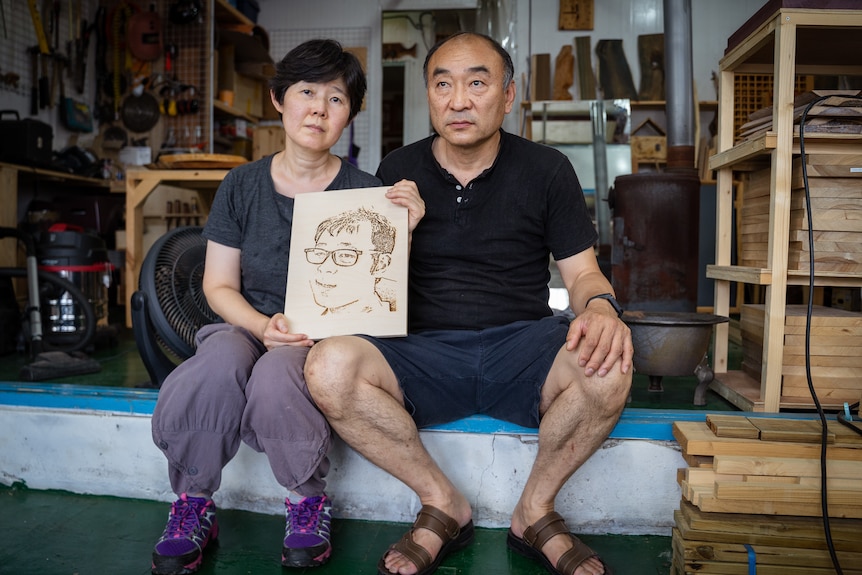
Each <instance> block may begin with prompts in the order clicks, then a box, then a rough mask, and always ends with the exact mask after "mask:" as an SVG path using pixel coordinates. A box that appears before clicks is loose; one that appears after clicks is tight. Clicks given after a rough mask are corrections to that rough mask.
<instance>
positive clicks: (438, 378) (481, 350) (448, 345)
mask: <svg viewBox="0 0 862 575" xmlns="http://www.w3.org/2000/svg"><path fill="white" fill-rule="evenodd" d="M568 329H569V320H568V319H567V318H565V317H560V316H551V317H546V318H542V319H541V320H538V321H520V322H515V323H512V324H508V325H504V326H500V327H493V328H488V329H484V330H479V331H472V330H446V331H426V332H422V333H420V334H411V335H408V336H407V337H398V338H374V337H368V336H363V337H365V339H367V340H368V341H370V342H371V343H372V344H374V345H375V346H377V348H378V349H379V350H380V352H381V353H382V354H383V356H384V357H385V358H386V361H388V362H389V365H390V367H391V368H392V370H393V371H394V372H395V376H396V377H397V378H398V382H399V384H400V385H401V390H402V391H403V393H404V397H405V403H406V406H407V410H408V411H409V412H410V414H411V415H412V416H413V419H414V421H415V422H416V425H417V426H419V427H427V426H429V425H437V424H441V423H447V422H449V421H455V420H457V419H462V418H464V417H468V416H470V415H477V414H481V415H487V416H490V417H494V418H496V419H501V420H503V421H509V422H511V423H515V424H518V425H521V426H524V427H539V399H540V394H541V388H542V385H543V384H544V383H545V379H546V378H547V376H548V372H549V371H550V369H551V365H552V364H553V363H554V359H555V358H556V356H557V353H558V352H559V351H560V348H561V347H562V346H563V345H564V344H565V341H566V333H568Z"/></svg>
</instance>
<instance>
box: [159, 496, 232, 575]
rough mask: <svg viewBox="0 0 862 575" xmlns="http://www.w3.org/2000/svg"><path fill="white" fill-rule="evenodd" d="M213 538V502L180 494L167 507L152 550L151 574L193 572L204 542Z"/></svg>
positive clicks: (216, 527) (214, 508)
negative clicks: (164, 520) (165, 523)
mask: <svg viewBox="0 0 862 575" xmlns="http://www.w3.org/2000/svg"><path fill="white" fill-rule="evenodd" d="M217 537H218V521H216V506H215V503H213V502H212V500H211V499H205V498H202V497H189V496H188V495H186V494H185V493H183V494H182V495H180V498H179V499H177V500H176V501H174V502H173V503H172V504H171V513H170V515H168V524H167V526H166V527H165V531H164V532H163V533H162V536H161V538H160V539H159V540H158V542H157V543H156V546H155V547H154V548H153V575H185V574H186V573H194V572H195V571H197V570H198V567H200V566H201V560H202V559H203V550H204V548H205V547H206V546H207V543H209V542H210V541H212V540H215V539H216V538H217Z"/></svg>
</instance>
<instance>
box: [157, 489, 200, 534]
mask: <svg viewBox="0 0 862 575" xmlns="http://www.w3.org/2000/svg"><path fill="white" fill-rule="evenodd" d="M198 507H200V505H198V504H196V503H194V502H192V501H189V500H187V499H186V498H185V496H183V497H181V498H180V499H179V500H177V501H175V502H174V503H172V504H171V515H170V517H168V525H167V527H165V536H167V537H169V538H172V539H183V538H186V537H190V536H191V535H192V534H193V533H195V532H196V531H198V530H199V529H200V526H201V520H200V514H201V511H202V510H199V509H198Z"/></svg>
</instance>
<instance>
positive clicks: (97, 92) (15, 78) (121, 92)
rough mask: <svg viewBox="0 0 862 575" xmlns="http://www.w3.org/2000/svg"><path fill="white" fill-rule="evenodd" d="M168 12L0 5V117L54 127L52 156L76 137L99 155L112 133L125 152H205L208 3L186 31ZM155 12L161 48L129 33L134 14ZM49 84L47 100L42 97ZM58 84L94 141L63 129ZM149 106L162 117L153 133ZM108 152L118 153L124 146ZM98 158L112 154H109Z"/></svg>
mask: <svg viewBox="0 0 862 575" xmlns="http://www.w3.org/2000/svg"><path fill="white" fill-rule="evenodd" d="M171 4H172V2H171V1H170V0H157V1H148V0H0V7H2V12H0V98H2V102H3V103H2V104H0V109H10V108H13V109H15V110H16V111H17V112H18V113H19V115H20V116H21V117H28V116H29V117H36V118H38V119H39V120H41V121H44V122H46V123H48V124H50V125H51V126H52V127H53V128H54V147H55V149H59V148H62V147H63V146H64V145H65V142H66V140H67V138H66V137H65V136H66V132H71V133H79V134H80V135H82V136H84V138H83V139H84V140H85V141H88V142H92V141H93V140H95V141H96V144H98V146H101V144H102V140H101V138H100V134H99V132H100V131H102V132H103V131H104V130H105V129H106V128H108V127H116V128H120V129H121V132H120V133H125V137H126V140H125V142H124V143H129V144H131V143H144V142H145V143H146V145H150V146H151V147H153V148H154V152H156V151H157V149H158V148H159V147H160V146H161V145H162V144H163V143H165V144H166V145H169V146H177V147H198V148H201V149H204V150H205V151H208V148H209V141H210V132H211V122H210V107H209V104H208V102H210V101H211V94H210V86H209V78H210V76H209V72H210V61H211V60H210V59H211V50H210V49H209V48H210V42H211V40H210V38H211V35H212V30H211V27H210V23H209V21H210V19H209V18H208V16H207V13H206V9H207V6H208V5H209V3H208V2H204V3H203V8H202V10H201V11H200V13H199V14H198V15H197V16H196V17H195V18H193V19H190V20H188V21H183V22H177V21H175V20H174V19H173V18H171V17H170V7H171ZM31 7H33V8H35V11H36V13H37V14H38V19H39V21H40V22H41V24H42V27H43V30H44V35H45V39H46V41H47V48H48V52H49V54H48V55H47V56H39V61H38V63H37V61H36V56H35V54H36V53H37V52H39V37H38V36H37V33H36V29H35V24H34V18H33V16H32V12H31ZM151 12H152V13H154V18H155V21H156V22H157V23H158V26H157V27H156V29H157V30H158V36H159V38H158V39H159V40H160V42H154V41H152V34H151V33H150V32H149V29H142V28H140V27H137V28H136V27H135V26H134V25H132V21H133V18H134V17H135V16H136V15H137V16H140V15H147V16H149V15H150V13H151ZM135 34H137V37H138V38H139V39H140V41H139V42H137V43H135V41H134V40H133V39H132V38H133V37H134V36H135ZM141 46H143V47H144V48H141ZM154 46H155V48H154ZM159 46H160V47H159ZM142 49H144V50H146V52H145V53H144V54H143V55H142V52H141V50H142ZM40 78H44V80H42V81H41V82H40ZM61 81H62V84H61ZM44 85H47V86H48V90H47V92H48V94H47V95H42V94H41V93H40V86H44ZM61 85H62V93H64V94H65V96H66V97H68V98H71V99H73V100H75V101H76V102H79V103H80V104H81V105H82V106H83V107H84V108H85V109H87V110H89V113H90V115H91V118H92V125H93V130H92V132H90V131H88V130H84V129H76V127H75V126H74V124H73V125H71V126H70V125H69V122H68V121H64V120H63V117H62V116H61V109H63V106H62V104H63V98H62V96H61ZM142 94H143V95H142ZM34 98H35V101H36V106H35V107H34V106H33V100H34ZM40 98H41V100H42V102H40V101H39V100H40ZM153 101H155V102H156V104H157V106H158V110H157V111H156V112H155V116H156V117H157V120H156V123H155V124H154V125H151V124H152V119H153V111H152V106H150V107H149V108H145V107H144V104H152V102H153ZM43 104H44V105H43ZM147 114H148V116H147ZM144 116H147V118H145V117H144ZM136 120H137V121H136ZM116 133H117V132H116V131H115V132H114V134H116ZM76 139H77V138H76ZM106 145H107V144H106ZM112 145H113V146H114V148H115V150H114V151H116V149H119V146H120V145H121V144H120V143H117V142H113V144H112ZM95 151H96V152H97V154H99V155H101V152H105V153H106V154H108V155H110V150H109V149H105V150H103V149H101V148H100V149H97V150H95ZM154 155H155V153H154Z"/></svg>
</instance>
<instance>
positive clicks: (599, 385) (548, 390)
mask: <svg viewBox="0 0 862 575" xmlns="http://www.w3.org/2000/svg"><path fill="white" fill-rule="evenodd" d="M630 386H631V373H629V374H625V375H624V374H622V373H620V369H619V363H617V364H616V365H614V368H613V369H612V370H611V372H610V373H608V375H606V376H605V377H599V376H598V375H593V376H592V377H587V376H586V375H585V374H584V369H583V368H582V367H578V365H577V351H574V352H568V351H566V350H565V349H562V350H561V351H560V352H559V353H558V354H557V357H556V359H555V360H554V364H553V366H552V367H551V371H550V373H549V374H548V379H547V381H546V382H545V385H544V386H543V388H542V399H541V404H540V407H539V409H540V413H541V414H542V420H541V423H540V425H539V451H538V454H537V455H536V460H535V462H534V463H533V468H532V470H531V472H530V476H529V478H528V479H527V483H526V484H525V486H524V490H523V492H522V493H521V498H520V500H519V501H518V504H517V505H516V506H515V510H514V511H513V513H512V531H513V533H514V534H515V535H517V536H518V537H523V534H524V530H525V529H526V528H527V527H529V526H530V525H532V524H534V523H535V522H536V521H538V520H539V519H541V518H542V517H544V516H545V515H546V514H548V513H549V512H551V511H553V510H554V501H555V499H556V497H557V494H558V493H559V491H560V489H562V488H563V485H564V484H565V483H566V481H567V480H568V479H569V478H570V477H571V476H572V474H573V473H574V472H575V471H577V470H578V469H579V468H580V467H581V465H583V464H584V462H585V461H586V460H587V459H588V458H589V457H590V456H591V455H592V454H593V453H595V451H596V450H597V449H598V448H599V447H600V446H601V444H602V442H603V441H604V440H605V439H606V438H607V436H608V435H609V434H610V432H611V431H612V430H613V428H614V425H616V423H617V421H618V419H619V416H620V414H621V413H622V410H623V407H624V406H625V402H626V399H627V397H628V393H629V388H630ZM570 547H571V542H570V540H569V539H568V537H566V536H564V535H557V536H556V537H553V538H552V539H551V540H550V541H548V542H547V543H546V544H545V546H544V547H543V548H542V551H543V552H544V554H545V556H546V557H547V558H548V559H549V560H550V561H551V563H552V564H553V565H556V564H557V561H558V560H559V558H560V556H561V555H562V554H563V553H564V552H566V551H567V550H568V549H569V548H570ZM575 573H576V574H577V575H601V574H602V573H604V568H603V566H602V564H601V562H600V561H599V560H598V559H596V558H590V559H588V560H587V561H584V562H583V563H582V564H581V565H580V566H579V567H578V569H577V570H576V571H575Z"/></svg>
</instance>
